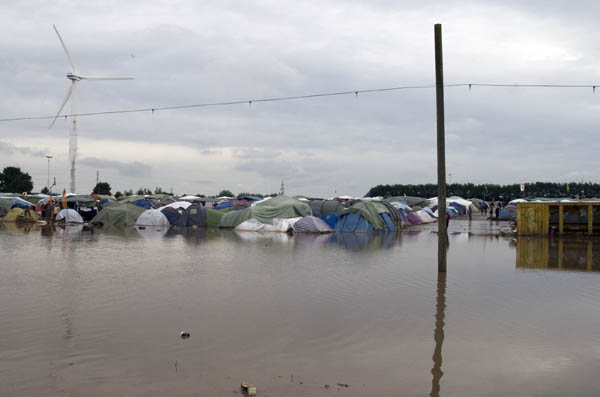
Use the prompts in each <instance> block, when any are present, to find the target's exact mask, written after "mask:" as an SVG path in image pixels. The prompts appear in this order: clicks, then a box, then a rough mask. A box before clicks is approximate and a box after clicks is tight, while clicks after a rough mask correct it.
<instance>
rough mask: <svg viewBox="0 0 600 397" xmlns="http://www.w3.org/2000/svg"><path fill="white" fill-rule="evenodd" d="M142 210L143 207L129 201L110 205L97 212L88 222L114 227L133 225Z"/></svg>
mask: <svg viewBox="0 0 600 397" xmlns="http://www.w3.org/2000/svg"><path fill="white" fill-rule="evenodd" d="M143 212H144V209H143V208H141V207H138V206H137V205H133V204H129V203H123V204H116V205H111V206H109V207H105V208H103V209H102V211H100V212H98V214H97V215H96V216H95V217H94V218H93V219H92V220H91V221H90V223H91V224H93V225H98V224H102V225H105V226H116V227H126V226H133V225H135V221H137V218H138V217H139V216H140V215H141V214H142V213H143Z"/></svg>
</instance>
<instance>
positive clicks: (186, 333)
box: [179, 331, 191, 339]
mask: <svg viewBox="0 0 600 397" xmlns="http://www.w3.org/2000/svg"><path fill="white" fill-rule="evenodd" d="M179 336H181V339H187V338H189V337H190V336H191V335H190V333H189V332H187V331H181V334H179Z"/></svg>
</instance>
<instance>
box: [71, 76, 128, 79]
mask: <svg viewBox="0 0 600 397" xmlns="http://www.w3.org/2000/svg"><path fill="white" fill-rule="evenodd" d="M80 77H81V78H82V79H85V80H133V77H100V76H85V77H84V76H80Z"/></svg>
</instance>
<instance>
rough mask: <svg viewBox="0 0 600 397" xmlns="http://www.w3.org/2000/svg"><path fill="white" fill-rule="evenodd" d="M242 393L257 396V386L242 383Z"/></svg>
mask: <svg viewBox="0 0 600 397" xmlns="http://www.w3.org/2000/svg"><path fill="white" fill-rule="evenodd" d="M241 389H242V393H244V394H245V395H247V396H256V386H254V385H250V384H248V383H242V385H241Z"/></svg>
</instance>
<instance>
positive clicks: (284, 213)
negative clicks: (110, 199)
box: [90, 196, 436, 233]
mask: <svg viewBox="0 0 600 397" xmlns="http://www.w3.org/2000/svg"><path fill="white" fill-rule="evenodd" d="M235 207H236V206H229V207H227V208H222V209H216V208H207V207H205V206H203V205H202V204H200V203H198V202H194V203H189V202H175V203H170V204H167V205H164V206H162V207H159V208H149V209H144V208H143V207H141V206H138V205H134V204H133V203H114V204H110V205H107V206H105V207H104V208H103V209H102V210H101V211H100V212H99V213H98V214H97V215H96V216H95V217H94V218H93V219H92V220H91V222H90V223H91V224H92V225H94V226H105V225H110V226H111V227H127V226H133V225H137V226H160V227H163V226H176V227H199V228H204V227H209V228H222V229H233V230H238V231H278V232H286V231H289V230H293V231H296V232H317V233H327V232H333V231H342V232H368V231H392V232H393V231H396V230H399V229H401V228H402V227H403V226H405V225H417V224H423V223H430V222H435V220H436V218H435V216H434V215H433V212H432V211H431V210H430V209H429V208H426V209H423V210H418V211H412V210H410V211H409V210H407V209H406V208H402V206H395V205H393V204H392V203H389V202H387V201H376V200H367V201H359V202H355V203H354V204H353V205H352V206H351V207H349V208H345V207H344V206H343V205H342V203H341V202H340V201H337V200H311V201H308V200H301V199H297V198H293V197H288V196H276V197H273V198H269V199H265V200H261V201H258V202H254V203H252V204H251V205H248V206H247V207H245V208H235Z"/></svg>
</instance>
